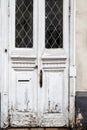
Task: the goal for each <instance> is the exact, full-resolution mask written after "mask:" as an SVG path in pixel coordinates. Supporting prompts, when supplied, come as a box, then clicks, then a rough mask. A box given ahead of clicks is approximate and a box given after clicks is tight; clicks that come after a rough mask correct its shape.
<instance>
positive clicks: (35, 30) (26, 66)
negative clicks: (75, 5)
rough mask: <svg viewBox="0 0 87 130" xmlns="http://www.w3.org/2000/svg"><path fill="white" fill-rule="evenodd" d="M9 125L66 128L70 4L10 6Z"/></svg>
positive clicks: (58, 0)
mask: <svg viewBox="0 0 87 130" xmlns="http://www.w3.org/2000/svg"><path fill="white" fill-rule="evenodd" d="M9 4H10V16H9V51H8V60H9V61H8V70H9V78H8V79H9V85H8V86H9V122H10V125H11V126H13V127H18V126H19V127H26V126H28V127H37V126H39V127H61V126H68V114H69V113H68V103H69V100H68V92H69V91H68V88H69V85H68V83H69V38H68V35H69V34H68V26H69V25H68V18H69V17H68V0H10V3H9Z"/></svg>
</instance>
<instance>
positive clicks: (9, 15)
mask: <svg viewBox="0 0 87 130" xmlns="http://www.w3.org/2000/svg"><path fill="white" fill-rule="evenodd" d="M9 16H10V0H8V17H9Z"/></svg>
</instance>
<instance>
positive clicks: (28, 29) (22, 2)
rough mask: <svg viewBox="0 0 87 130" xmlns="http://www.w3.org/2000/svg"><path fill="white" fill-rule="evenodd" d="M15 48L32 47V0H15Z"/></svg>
mask: <svg viewBox="0 0 87 130" xmlns="http://www.w3.org/2000/svg"><path fill="white" fill-rule="evenodd" d="M15 46H16V48H32V47H33V0H16V43H15Z"/></svg>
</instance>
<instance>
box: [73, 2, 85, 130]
mask: <svg viewBox="0 0 87 130" xmlns="http://www.w3.org/2000/svg"><path fill="white" fill-rule="evenodd" d="M76 68H77V77H76V124H77V126H78V127H84V129H87V103H86V102H87V0H77V1H76ZM79 117H80V118H79ZM78 118H79V119H78ZM78 120H79V123H78Z"/></svg>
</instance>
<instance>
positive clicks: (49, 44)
mask: <svg viewBox="0 0 87 130" xmlns="http://www.w3.org/2000/svg"><path fill="white" fill-rule="evenodd" d="M45 6H46V7H45V10H46V11H45V17H46V18H45V21H46V22H45V23H46V25H45V31H46V32H45V35H46V36H45V47H46V48H48V49H51V48H63V0H46V1H45Z"/></svg>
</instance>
